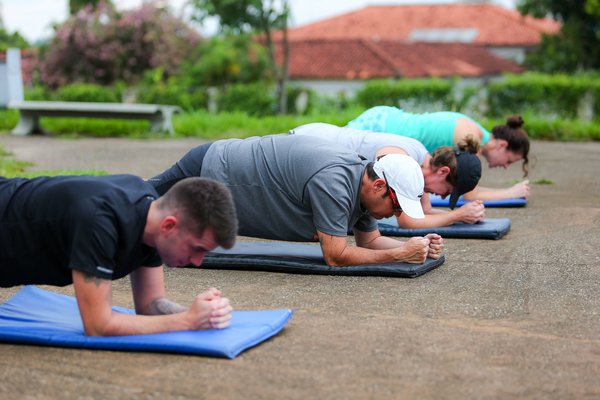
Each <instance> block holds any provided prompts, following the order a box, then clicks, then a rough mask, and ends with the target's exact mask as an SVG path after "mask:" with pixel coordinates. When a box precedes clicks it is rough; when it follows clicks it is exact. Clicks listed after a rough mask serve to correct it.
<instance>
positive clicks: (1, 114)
mask: <svg viewBox="0 0 600 400" xmlns="http://www.w3.org/2000/svg"><path fill="white" fill-rule="evenodd" d="M363 111H364V109H363V108H361V107H351V108H348V109H345V110H342V111H339V110H335V111H332V112H331V113H328V114H325V113H313V114H309V115H283V116H266V117H256V116H251V115H248V114H246V113H244V112H222V113H218V114H211V113H209V112H207V111H195V112H189V113H182V114H176V115H175V116H174V117H173V126H174V128H175V132H176V133H175V135H174V136H175V137H198V138H202V139H206V140H217V139H225V138H232V137H236V138H245V137H249V136H263V135H268V134H272V133H283V132H287V131H289V130H290V129H292V128H295V127H297V126H300V125H303V124H308V123H311V122H327V123H330V124H334V125H339V126H344V125H346V124H347V123H348V121H350V120H352V119H354V118H356V117H357V116H358V115H360V114H361V112H363ZM523 118H524V120H525V126H524V128H525V130H526V131H527V133H528V134H529V137H530V138H532V139H539V140H554V141H591V140H600V121H597V122H586V121H581V120H572V119H565V118H548V117H545V116H539V115H534V114H527V113H525V114H523ZM17 121H18V112H17V111H14V110H0V131H1V132H9V131H10V130H11V129H13V128H14V127H15V125H16V124H17ZM479 121H480V122H481V124H482V125H483V126H485V127H486V128H488V129H490V130H491V128H492V127H494V126H495V125H501V124H505V123H506V119H504V118H497V119H492V118H489V119H488V118H482V119H480V120H479ZM40 122H41V124H42V127H43V128H44V129H45V130H46V131H47V132H49V133H50V134H52V135H57V136H60V137H62V138H70V137H72V138H77V137H84V136H93V137H127V138H156V139H160V138H168V137H171V136H170V135H168V134H167V133H161V134H152V133H150V132H149V129H150V123H149V122H148V121H144V120H121V119H101V118H41V120H40Z"/></svg>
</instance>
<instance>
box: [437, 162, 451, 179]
mask: <svg viewBox="0 0 600 400" xmlns="http://www.w3.org/2000/svg"><path fill="white" fill-rule="evenodd" d="M435 173H436V174H438V175H440V176H441V177H443V178H446V177H447V176H448V174H449V173H450V167H448V166H447V165H444V166H442V167H439V168H438V169H437V170H436V171H435Z"/></svg>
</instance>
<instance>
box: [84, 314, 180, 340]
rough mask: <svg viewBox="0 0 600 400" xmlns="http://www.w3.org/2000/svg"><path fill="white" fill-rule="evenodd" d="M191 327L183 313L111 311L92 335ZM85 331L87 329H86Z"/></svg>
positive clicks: (177, 329)
mask: <svg viewBox="0 0 600 400" xmlns="http://www.w3.org/2000/svg"><path fill="white" fill-rule="evenodd" d="M189 329H191V326H190V324H189V323H188V322H187V321H186V318H185V314H184V313H177V314H170V315H152V316H149V315H128V314H121V313H115V312H113V313H112V314H111V316H110V318H109V319H108V320H107V321H106V323H105V324H103V326H98V327H96V329H95V332H94V333H93V334H92V335H94V336H126V335H145V334H151V333H159V332H171V331H180V330H189ZM86 332H87V331H86Z"/></svg>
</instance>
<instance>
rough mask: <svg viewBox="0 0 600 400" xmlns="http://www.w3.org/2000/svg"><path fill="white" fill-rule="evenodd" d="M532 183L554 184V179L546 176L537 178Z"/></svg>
mask: <svg viewBox="0 0 600 400" xmlns="http://www.w3.org/2000/svg"><path fill="white" fill-rule="evenodd" d="M532 183H534V184H536V185H554V181H552V180H550V179H546V178H542V179H537V180H535V181H533V182H532Z"/></svg>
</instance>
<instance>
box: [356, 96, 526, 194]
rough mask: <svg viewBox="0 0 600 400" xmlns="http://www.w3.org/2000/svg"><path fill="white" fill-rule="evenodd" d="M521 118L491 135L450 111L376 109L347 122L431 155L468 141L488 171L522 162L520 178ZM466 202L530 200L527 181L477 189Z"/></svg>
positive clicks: (523, 141) (523, 137) (523, 146)
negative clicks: (407, 140) (417, 145)
mask: <svg viewBox="0 0 600 400" xmlns="http://www.w3.org/2000/svg"><path fill="white" fill-rule="evenodd" d="M523 124H524V121H523V118H522V117H521V116H519V115H514V116H511V117H508V118H507V120H506V125H498V126H495V127H494V128H493V129H492V131H491V132H489V131H487V130H486V129H485V128H484V127H483V126H481V125H480V124H479V123H477V122H476V121H474V120H473V119H471V118H469V117H468V116H466V115H464V114H461V113H457V112H449V111H441V112H432V113H424V114H412V113H408V112H405V111H403V110H401V109H399V108H396V107H388V106H377V107H373V108H370V109H368V110H367V111H365V112H364V113H362V114H361V115H360V116H359V117H358V118H356V119H354V120H352V121H350V122H349V123H348V125H347V127H349V128H354V129H361V130H369V131H374V132H385V133H393V134H396V135H400V136H406V137H411V138H414V139H416V140H418V141H420V142H421V143H423V145H424V146H425V147H426V148H427V150H428V151H430V152H432V151H434V150H435V149H436V148H438V147H440V146H454V147H457V148H460V146H461V143H464V141H465V140H466V139H467V138H471V139H472V140H475V141H476V142H478V143H479V145H480V149H481V150H480V153H479V154H481V156H483V157H484V158H485V159H486V161H487V162H488V166H489V167H490V168H495V167H503V168H507V167H508V166H509V165H510V164H512V163H515V162H518V161H520V160H523V167H522V168H523V176H524V177H527V174H528V172H529V171H528V168H527V167H528V162H529V160H528V155H529V138H528V136H527V133H526V132H525V130H524V129H523ZM464 197H465V199H466V200H502V199H509V198H515V197H525V198H527V197H529V181H528V180H524V181H522V182H520V183H517V184H516V185H513V186H511V187H509V188H504V189H492V188H483V187H478V188H476V189H475V191H473V192H471V193H467V194H465V196H464Z"/></svg>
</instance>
